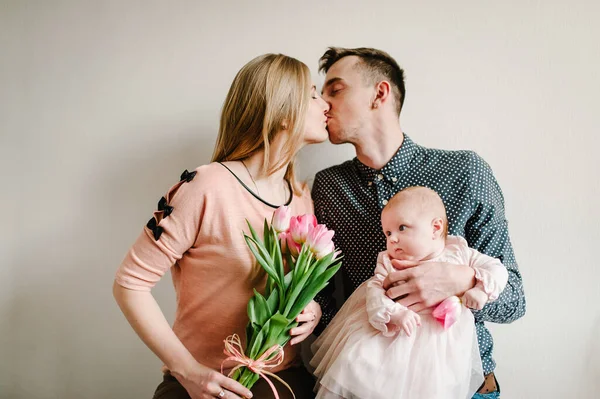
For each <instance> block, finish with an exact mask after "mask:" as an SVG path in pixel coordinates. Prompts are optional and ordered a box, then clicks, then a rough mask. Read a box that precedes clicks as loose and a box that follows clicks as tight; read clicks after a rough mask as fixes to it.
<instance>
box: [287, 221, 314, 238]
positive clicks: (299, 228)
mask: <svg viewBox="0 0 600 399" xmlns="http://www.w3.org/2000/svg"><path fill="white" fill-rule="evenodd" d="M316 225H317V218H316V217H315V215H301V216H293V217H292V218H291V220H290V230H289V231H290V233H291V234H292V238H293V239H294V241H295V242H296V243H298V244H303V243H304V242H305V241H306V238H307V237H308V233H309V232H310V231H311V230H312V229H313V228H314V227H315V226H316Z"/></svg>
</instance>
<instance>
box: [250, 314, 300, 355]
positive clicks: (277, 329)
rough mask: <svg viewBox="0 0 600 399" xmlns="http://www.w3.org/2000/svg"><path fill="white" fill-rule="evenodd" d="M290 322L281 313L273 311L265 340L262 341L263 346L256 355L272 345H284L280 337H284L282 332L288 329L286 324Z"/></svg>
mask: <svg viewBox="0 0 600 399" xmlns="http://www.w3.org/2000/svg"><path fill="white" fill-rule="evenodd" d="M291 323H292V321H291V320H288V319H287V318H285V317H283V315H282V314H281V313H279V312H277V313H275V314H274V315H273V317H271V318H270V319H269V330H268V332H267V334H266V339H265V342H264V343H263V346H262V347H261V350H260V351H259V353H258V356H261V355H262V354H263V353H265V352H266V351H267V350H268V349H270V348H271V347H272V346H273V345H281V346H283V345H285V343H283V342H282V339H285V338H286V336H285V334H284V333H285V332H286V331H289V329H288V326H289V325H290V324H291Z"/></svg>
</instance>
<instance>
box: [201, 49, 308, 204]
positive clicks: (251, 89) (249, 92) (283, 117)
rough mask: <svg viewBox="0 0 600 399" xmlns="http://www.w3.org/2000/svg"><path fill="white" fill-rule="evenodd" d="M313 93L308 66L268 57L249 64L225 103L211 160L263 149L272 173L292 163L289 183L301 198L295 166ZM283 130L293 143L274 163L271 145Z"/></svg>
mask: <svg viewBox="0 0 600 399" xmlns="http://www.w3.org/2000/svg"><path fill="white" fill-rule="evenodd" d="M311 88H312V80H311V76H310V71H309V69H308V67H307V66H306V65H305V64H304V63H302V62H300V61H298V60H297V59H295V58H292V57H288V56H286V55H283V54H265V55H261V56H259V57H256V58H254V59H253V60H252V61H250V62H248V63H247V64H246V65H244V66H243V67H242V69H240V71H239V72H238V73H237V75H236V77H235V79H234V80H233V83H231V87H230V89H229V93H227V97H226V98H225V102H224V104H223V109H222V112H221V123H220V126H219V136H218V137H217V143H216V144H215V150H214V152H213V157H212V161H213V162H224V161H239V160H242V159H245V158H247V157H249V156H251V155H253V154H254V153H256V152H257V151H260V150H264V158H263V164H262V171H263V172H265V173H267V174H272V173H273V172H275V171H277V170H279V169H281V168H282V167H283V166H285V165H286V164H287V165H288V167H287V170H286V173H285V178H286V179H287V180H288V181H289V182H290V184H291V186H292V190H293V192H294V194H295V195H300V194H301V192H302V190H303V188H304V187H303V185H301V184H300V183H298V181H297V180H296V175H295V171H294V169H295V168H294V163H295V160H296V153H297V152H298V150H299V149H300V147H301V145H302V139H303V136H304V124H305V119H306V114H307V112H308V105H309V99H310V95H311ZM281 130H287V131H288V132H289V139H288V142H287V143H286V145H285V146H284V150H283V153H282V154H281V157H279V159H270V156H269V146H270V143H271V141H272V140H273V139H274V138H275V136H276V135H277V133H279V132H280V131H281Z"/></svg>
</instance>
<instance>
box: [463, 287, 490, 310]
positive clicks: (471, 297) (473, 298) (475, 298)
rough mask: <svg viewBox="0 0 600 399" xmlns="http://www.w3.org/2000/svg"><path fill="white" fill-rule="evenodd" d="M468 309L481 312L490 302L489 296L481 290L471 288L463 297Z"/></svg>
mask: <svg viewBox="0 0 600 399" xmlns="http://www.w3.org/2000/svg"><path fill="white" fill-rule="evenodd" d="M462 301H463V303H464V304H465V306H466V307H468V308H470V309H476V310H481V309H483V305H485V304H486V303H487V301H488V295H487V294H486V293H485V292H483V290H482V289H481V288H477V287H475V288H471V289H470V290H468V291H467V292H465V294H464V295H463V297H462Z"/></svg>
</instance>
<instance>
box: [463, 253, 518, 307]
mask: <svg viewBox="0 0 600 399" xmlns="http://www.w3.org/2000/svg"><path fill="white" fill-rule="evenodd" d="M468 257H469V266H471V267H472V268H473V269H474V270H475V279H476V280H477V283H476V284H475V287H473V288H471V289H470V290H468V291H467V292H465V294H464V296H463V298H462V299H463V302H464V304H465V306H466V307H468V308H471V309H477V310H481V309H482V308H483V306H484V305H485V304H486V303H488V302H492V301H495V300H496V299H497V298H498V296H499V295H500V292H502V290H503V289H504V287H505V286H506V283H507V281H508V271H507V270H506V267H504V265H502V263H501V262H500V261H499V260H498V259H496V258H492V257H491V256H487V255H484V254H482V253H480V252H478V251H476V250H474V249H472V248H469V249H468Z"/></svg>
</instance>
